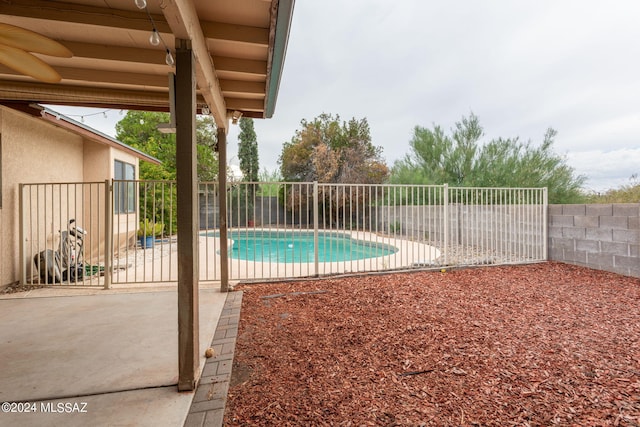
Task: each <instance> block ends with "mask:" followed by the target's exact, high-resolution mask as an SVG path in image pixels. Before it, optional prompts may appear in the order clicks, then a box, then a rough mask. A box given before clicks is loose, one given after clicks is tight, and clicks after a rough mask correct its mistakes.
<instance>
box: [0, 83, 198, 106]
mask: <svg viewBox="0 0 640 427" xmlns="http://www.w3.org/2000/svg"><path fill="white" fill-rule="evenodd" d="M0 99H3V100H6V101H13V100H16V101H23V100H32V101H36V102H41V103H44V104H60V105H78V106H85V107H91V106H98V107H99V108H116V109H130V110H144V109H151V110H150V111H169V97H168V96H167V92H166V90H165V91H149V90H133V89H131V90H126V89H113V88H99V87H94V86H82V85H78V86H73V87H68V86H67V87H65V86H61V85H59V84H57V85H55V84H46V83H37V82H16V81H4V80H0ZM197 102H198V103H199V104H201V103H204V99H203V98H202V97H200V96H199V97H198V100H197Z"/></svg>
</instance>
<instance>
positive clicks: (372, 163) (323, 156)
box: [278, 114, 389, 184]
mask: <svg viewBox="0 0 640 427" xmlns="http://www.w3.org/2000/svg"><path fill="white" fill-rule="evenodd" d="M300 124H301V126H302V129H300V130H297V131H296V134H295V136H294V137H293V138H291V141H290V142H286V143H285V144H284V145H283V147H282V153H281V154H280V158H279V160H278V162H279V163H280V172H281V173H282V177H283V179H284V180H285V181H318V182H327V183H350V184H379V183H382V182H384V181H385V180H386V178H387V176H388V174H389V169H388V168H387V166H386V164H385V162H384V160H383V158H382V148H381V147H376V146H374V145H373V144H372V143H371V135H370V133H369V123H368V122H367V119H366V118H364V119H362V120H356V119H355V118H352V119H351V120H349V122H342V123H340V116H336V117H333V116H332V115H330V114H321V115H320V116H318V117H316V118H315V119H313V120H312V121H307V120H304V119H303V120H302V121H301V122H300Z"/></svg>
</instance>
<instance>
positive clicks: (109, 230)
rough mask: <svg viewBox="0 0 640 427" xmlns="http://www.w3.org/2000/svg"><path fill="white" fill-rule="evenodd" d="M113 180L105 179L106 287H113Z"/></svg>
mask: <svg viewBox="0 0 640 427" xmlns="http://www.w3.org/2000/svg"><path fill="white" fill-rule="evenodd" d="M111 194H112V187H111V181H109V180H108V179H105V180H104V288H105V289H109V288H110V287H111V280H112V275H113V270H112V269H111V266H112V265H113V262H112V257H113V210H112V209H111V197H112V196H111Z"/></svg>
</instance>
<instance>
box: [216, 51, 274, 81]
mask: <svg viewBox="0 0 640 427" xmlns="http://www.w3.org/2000/svg"><path fill="white" fill-rule="evenodd" d="M213 63H214V65H215V67H216V69H217V70H219V71H230V72H237V73H244V74H255V75H258V76H263V77H266V76H267V61H256V60H253V59H239V58H229V57H225V56H214V57H213Z"/></svg>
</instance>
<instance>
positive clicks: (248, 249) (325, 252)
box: [207, 230, 398, 263]
mask: <svg viewBox="0 0 640 427" xmlns="http://www.w3.org/2000/svg"><path fill="white" fill-rule="evenodd" d="M207 235H208V236H215V237H217V236H218V235H219V234H218V232H209V233H207ZM229 239H231V240H232V241H233V246H232V247H231V248H230V250H229V255H230V256H231V258H235V259H240V260H245V261H258V262H291V263H296V262H314V253H313V232H306V231H302V232H297V231H283V230H232V231H230V232H229ZM397 251H398V249H397V248H396V247H394V246H390V245H385V244H382V243H372V242H365V241H362V240H355V239H352V238H351V237H350V236H348V235H346V234H343V233H335V232H322V231H321V232H319V233H318V260H319V261H320V262H336V261H349V260H354V261H355V260H359V259H367V258H376V257H381V256H385V255H390V254H394V253H396V252H397Z"/></svg>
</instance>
